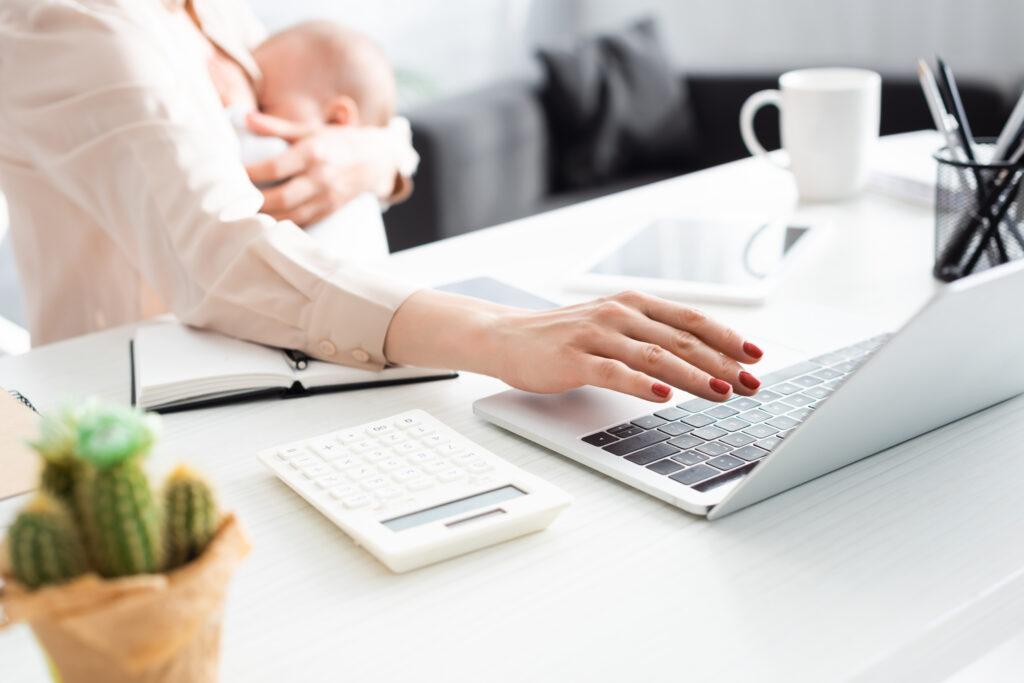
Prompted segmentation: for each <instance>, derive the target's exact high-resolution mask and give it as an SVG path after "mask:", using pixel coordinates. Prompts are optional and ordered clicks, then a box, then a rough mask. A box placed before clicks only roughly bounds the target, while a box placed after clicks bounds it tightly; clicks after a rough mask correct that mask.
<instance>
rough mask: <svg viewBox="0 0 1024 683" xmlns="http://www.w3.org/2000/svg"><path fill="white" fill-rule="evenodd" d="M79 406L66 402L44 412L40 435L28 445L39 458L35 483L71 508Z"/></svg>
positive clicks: (76, 461) (75, 474)
mask: <svg viewBox="0 0 1024 683" xmlns="http://www.w3.org/2000/svg"><path fill="white" fill-rule="evenodd" d="M81 412H82V409H80V408H77V407H75V406H73V405H71V404H70V403H68V404H65V405H64V406H62V407H61V408H60V409H58V410H57V411H55V412H53V413H49V414H47V415H45V416H44V417H43V419H42V421H41V422H40V425H39V431H40V435H39V438H38V439H37V440H36V441H33V442H31V444H30V445H31V446H32V447H33V448H34V449H35V450H36V451H37V452H38V453H39V455H41V456H42V458H43V463H44V464H43V471H42V475H41V476H40V481H39V485H40V488H41V489H43V490H44V491H47V492H49V493H51V494H53V495H54V496H56V497H57V498H59V499H60V500H62V501H63V502H64V503H66V504H67V505H68V506H69V507H71V508H72V509H73V507H74V484H75V478H76V476H77V473H76V470H77V468H78V465H79V461H78V460H76V459H75V445H76V443H77V441H78V418H79V416H80V415H81Z"/></svg>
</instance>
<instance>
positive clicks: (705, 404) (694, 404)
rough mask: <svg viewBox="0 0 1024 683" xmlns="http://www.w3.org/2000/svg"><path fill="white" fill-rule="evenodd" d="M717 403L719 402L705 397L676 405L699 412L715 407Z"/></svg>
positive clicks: (692, 411)
mask: <svg viewBox="0 0 1024 683" xmlns="http://www.w3.org/2000/svg"><path fill="white" fill-rule="evenodd" d="M717 405H718V404H717V403H715V402H714V401H709V400H707V399H705V398H695V399H692V400H690V401H686V402H684V403H680V404H679V405H678V406H676V407H677V408H682V409H683V410H689V411H690V412H691V413H699V412H700V411H702V410H707V409H708V408H714V407H715V406H717Z"/></svg>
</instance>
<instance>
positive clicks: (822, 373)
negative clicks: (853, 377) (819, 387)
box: [814, 368, 843, 382]
mask: <svg viewBox="0 0 1024 683" xmlns="http://www.w3.org/2000/svg"><path fill="white" fill-rule="evenodd" d="M814 376H815V377H817V378H818V379H820V380H821V381H823V382H824V381H827V380H830V379H838V378H840V377H842V376H843V373H841V372H836V371H835V370H833V369H832V368H822V369H821V370H818V371H817V372H816V373H814Z"/></svg>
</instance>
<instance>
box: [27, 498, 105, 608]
mask: <svg viewBox="0 0 1024 683" xmlns="http://www.w3.org/2000/svg"><path fill="white" fill-rule="evenodd" d="M7 542H8V550H9V553H10V559H11V568H12V570H13V571H14V577H15V578H16V579H17V580H18V581H20V582H21V583H23V584H24V585H26V586H28V587H30V588H37V587H39V586H42V585H45V584H55V583H63V582H65V581H68V580H69V579H73V578H75V577H76V576H79V575H81V574H84V573H85V572H86V571H88V569H89V566H88V562H87V561H86V557H85V549H84V548H83V547H82V541H81V539H80V538H79V537H78V533H77V531H76V529H75V524H74V520H73V519H72V518H71V513H70V512H69V511H68V509H67V506H66V505H65V504H64V503H63V502H61V501H60V500H59V499H58V498H56V497H55V496H52V495H50V494H47V493H40V494H38V495H37V496H36V497H35V498H34V499H33V500H32V501H31V502H30V503H29V504H28V505H27V506H26V507H25V509H24V510H22V511H21V513H19V514H18V517H17V518H16V519H15V520H14V524H13V525H12V526H11V528H10V529H9V530H8V538H7Z"/></svg>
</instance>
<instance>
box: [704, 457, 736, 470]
mask: <svg viewBox="0 0 1024 683" xmlns="http://www.w3.org/2000/svg"><path fill="white" fill-rule="evenodd" d="M708 464H709V465H711V466H712V467H717V468H718V469H720V470H722V471H723V472H728V471H729V470H732V469H736V468H737V467H740V466H742V465H743V464H744V463H743V461H742V460H740V459H739V458H734V457H732V456H731V455H720V456H719V457H717V458H712V459H711V460H708Z"/></svg>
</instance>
